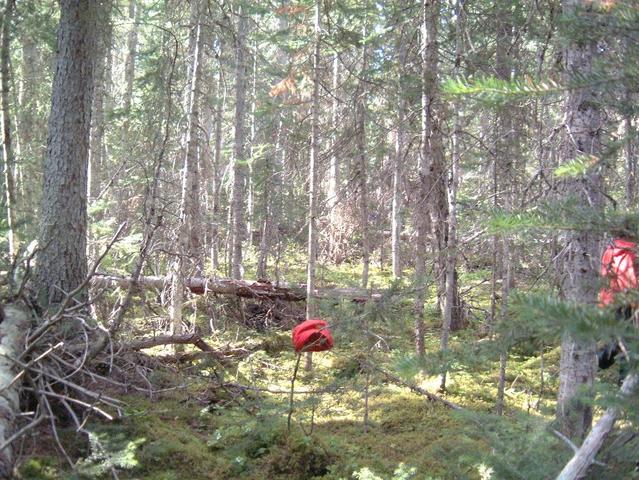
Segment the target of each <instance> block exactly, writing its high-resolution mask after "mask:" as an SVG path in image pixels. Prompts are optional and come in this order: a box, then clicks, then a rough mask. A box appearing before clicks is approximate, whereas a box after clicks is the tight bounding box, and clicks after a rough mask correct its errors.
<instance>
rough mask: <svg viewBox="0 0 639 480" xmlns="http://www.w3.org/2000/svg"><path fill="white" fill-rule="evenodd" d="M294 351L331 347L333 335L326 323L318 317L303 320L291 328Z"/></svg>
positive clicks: (316, 350)
mask: <svg viewBox="0 0 639 480" xmlns="http://www.w3.org/2000/svg"><path fill="white" fill-rule="evenodd" d="M293 345H295V351H296V352H323V351H324V350H330V349H331V348H333V335H331V331H330V330H329V328H328V323H327V322H325V321H324V320H320V319H318V318H312V319H310V320H305V321H303V322H302V323H300V324H299V325H298V326H296V327H295V328H294V329H293Z"/></svg>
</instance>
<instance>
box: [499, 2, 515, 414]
mask: <svg viewBox="0 0 639 480" xmlns="http://www.w3.org/2000/svg"><path fill="white" fill-rule="evenodd" d="M511 17H512V5H510V4H508V3H500V4H496V5H495V18H496V21H497V43H498V44H500V45H503V46H504V48H499V49H497V51H496V52H495V70H496V72H497V76H498V77H499V78H500V79H502V80H504V81H510V80H511V78H512V72H513V69H514V62H513V58H512V52H513V50H514V45H513V27H512V22H511V21H510V18H511ZM512 108H513V107H511V106H509V105H505V106H502V107H500V108H499V109H498V110H497V119H496V120H497V121H496V128H495V150H496V154H497V156H496V157H495V167H494V168H495V172H494V175H495V176H494V180H495V182H496V183H495V192H500V191H501V192H502V194H501V197H502V210H503V211H504V212H506V213H510V212H512V206H513V204H514V202H515V191H516V183H517V174H516V169H515V167H514V160H513V159H514V158H515V156H516V151H515V143H516V138H515V136H514V135H513V131H514V124H513V112H512ZM495 202H496V203H495V205H496V206H499V200H498V195H497V194H496V197H495ZM497 245H499V246H500V247H501V252H500V257H501V270H500V273H501V308H500V311H499V317H500V322H501V323H504V322H507V321H508V314H509V313H508V301H509V296H510V287H511V283H512V260H513V255H512V251H511V245H510V240H509V238H508V237H507V236H506V235H502V236H501V238H499V239H498V240H497V243H496V246H497ZM507 359H508V352H505V351H504V352H500V355H499V377H498V378H499V379H498V383H497V401H496V406H495V409H496V413H497V415H502V414H503V412H504V407H505V404H504V401H505V387H506V365H507Z"/></svg>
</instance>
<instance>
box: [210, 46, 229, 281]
mask: <svg viewBox="0 0 639 480" xmlns="http://www.w3.org/2000/svg"><path fill="white" fill-rule="evenodd" d="M219 42H220V49H219V57H220V61H219V62H218V76H217V99H216V101H215V120H214V123H215V150H214V152H213V176H214V185H213V222H212V225H211V266H212V268H213V270H214V271H215V270H217V269H218V267H219V264H218V263H219V250H220V229H219V222H220V215H221V211H222V209H221V208H220V203H221V196H222V195H221V192H220V190H221V189H222V185H221V184H222V120H223V114H224V106H225V104H226V82H225V81H224V70H223V65H222V61H221V58H222V54H223V53H224V43H223V42H222V39H221V38H220V39H219Z"/></svg>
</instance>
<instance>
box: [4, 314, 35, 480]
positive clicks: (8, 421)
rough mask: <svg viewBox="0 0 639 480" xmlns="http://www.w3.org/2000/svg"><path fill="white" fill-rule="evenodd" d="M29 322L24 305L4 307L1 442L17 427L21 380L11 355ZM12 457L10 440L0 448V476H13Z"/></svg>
mask: <svg viewBox="0 0 639 480" xmlns="http://www.w3.org/2000/svg"><path fill="white" fill-rule="evenodd" d="M31 323H32V318H31V316H30V315H29V314H28V313H26V310H25V309H23V308H19V307H17V306H14V305H6V306H5V307H4V319H3V320H2V323H0V392H2V395H0V445H4V444H5V442H6V441H7V440H8V439H9V438H10V437H11V435H12V434H13V433H15V430H16V425H15V421H16V418H17V417H18V414H19V413H20V384H21V382H20V381H16V380H15V378H16V375H17V374H18V370H19V369H18V368H17V365H16V363H15V362H14V361H13V359H15V358H19V357H20V354H21V353H22V351H21V350H20V348H22V346H23V345H24V341H25V340H24V338H25V335H26V333H27V332H28V331H29V328H30V327H31ZM14 461H15V456H14V449H13V446H12V445H10V444H9V445H7V446H6V447H5V448H4V449H3V450H1V451H0V478H6V479H9V478H14V477H13V464H14Z"/></svg>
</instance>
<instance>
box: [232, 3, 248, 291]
mask: <svg viewBox="0 0 639 480" xmlns="http://www.w3.org/2000/svg"><path fill="white" fill-rule="evenodd" d="M238 17H239V18H238V26H237V37H236V45H235V143H234V146H233V191H232V194H231V220H232V222H233V223H232V225H231V233H232V241H231V277H232V278H235V279H240V278H242V270H243V268H242V243H243V241H244V233H245V230H246V222H245V219H244V203H245V202H244V197H245V193H246V179H247V169H248V167H247V159H246V153H245V145H244V143H245V141H244V120H245V116H246V30H247V18H246V16H245V15H244V13H243V11H242V9H241V8H240V10H239V13H238Z"/></svg>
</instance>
